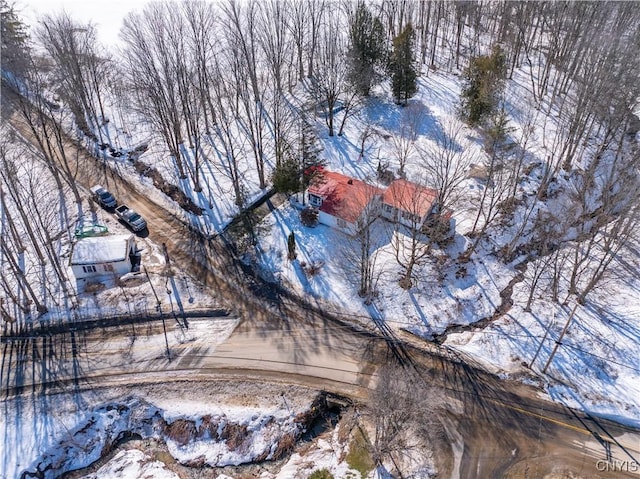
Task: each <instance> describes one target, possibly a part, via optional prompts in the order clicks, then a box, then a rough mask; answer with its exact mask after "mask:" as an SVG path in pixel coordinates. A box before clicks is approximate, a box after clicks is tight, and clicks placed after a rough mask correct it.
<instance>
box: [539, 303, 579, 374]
mask: <svg viewBox="0 0 640 479" xmlns="http://www.w3.org/2000/svg"><path fill="white" fill-rule="evenodd" d="M576 309H578V303H577V302H576V305H575V306H574V307H573V309H572V310H571V314H570V315H569V319H567V323H566V324H565V325H564V328H563V329H562V332H561V333H560V337H559V338H558V339H557V340H556V345H555V346H554V347H553V351H551V355H550V356H549V359H548V360H547V364H545V365H544V368H543V369H542V374H545V373H546V372H547V368H548V367H549V365H550V364H551V360H552V359H553V356H554V355H555V354H556V351H557V350H558V348H559V347H560V345H561V344H562V338H564V335H565V333H566V332H567V329H569V323H571V319H572V318H573V315H574V314H575V312H576Z"/></svg>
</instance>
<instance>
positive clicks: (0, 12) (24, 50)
mask: <svg viewBox="0 0 640 479" xmlns="http://www.w3.org/2000/svg"><path fill="white" fill-rule="evenodd" d="M0 19H1V21H0V38H1V39H2V51H1V53H0V58H1V59H2V69H3V70H5V71H8V72H11V73H12V74H13V75H15V76H16V77H19V78H23V77H24V75H25V73H26V71H27V68H28V58H29V33H28V30H27V26H26V25H25V24H24V23H23V22H22V20H20V18H19V17H18V15H17V14H16V12H15V10H14V7H13V6H11V5H9V4H8V3H7V1H6V0H0Z"/></svg>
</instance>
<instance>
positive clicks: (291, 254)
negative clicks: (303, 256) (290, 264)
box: [287, 231, 298, 261]
mask: <svg viewBox="0 0 640 479" xmlns="http://www.w3.org/2000/svg"><path fill="white" fill-rule="evenodd" d="M287 250H288V255H287V257H288V258H289V260H291V261H293V260H294V259H296V258H297V257H298V253H296V237H295V235H294V234H293V231H292V232H291V233H289V236H288V237H287Z"/></svg>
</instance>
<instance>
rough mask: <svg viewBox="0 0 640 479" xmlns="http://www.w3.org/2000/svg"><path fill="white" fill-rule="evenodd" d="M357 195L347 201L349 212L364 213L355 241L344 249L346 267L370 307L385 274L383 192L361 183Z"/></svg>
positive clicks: (344, 203)
mask: <svg viewBox="0 0 640 479" xmlns="http://www.w3.org/2000/svg"><path fill="white" fill-rule="evenodd" d="M353 181H354V182H358V184H357V186H356V187H354V189H353V191H351V192H350V194H349V195H347V196H346V197H345V198H344V199H343V204H342V206H341V208H342V209H343V210H345V211H361V213H360V215H359V216H358V218H356V219H355V228H354V230H353V231H352V232H351V234H352V237H353V238H352V240H351V241H349V242H345V244H344V246H343V247H342V249H341V254H342V257H343V258H344V262H343V264H344V267H345V271H346V273H347V274H348V275H349V276H350V277H354V276H355V277H356V278H358V295H359V296H360V297H362V298H363V299H364V302H365V304H370V303H371V302H372V301H373V298H374V297H375V295H376V286H377V283H378V280H379V278H380V274H381V273H382V271H381V270H380V265H379V263H378V256H379V249H380V246H382V244H383V243H384V236H383V233H384V231H383V229H382V228H380V227H377V226H378V225H377V222H376V220H377V219H378V217H379V213H380V209H379V208H380V204H379V195H380V190H379V189H378V188H376V187H374V186H372V185H369V184H366V183H364V184H362V183H361V182H360V180H353Z"/></svg>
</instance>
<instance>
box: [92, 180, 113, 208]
mask: <svg viewBox="0 0 640 479" xmlns="http://www.w3.org/2000/svg"><path fill="white" fill-rule="evenodd" d="M91 193H93V198H94V199H95V200H96V201H97V202H98V204H99V205H100V206H102V207H103V208H107V209H113V208H115V207H116V205H117V204H118V203H117V202H116V199H115V197H114V196H113V195H112V194H111V193H109V192H108V191H107V190H105V189H104V188H103V187H102V186H100V185H96V186H94V187H93V188H91Z"/></svg>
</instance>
